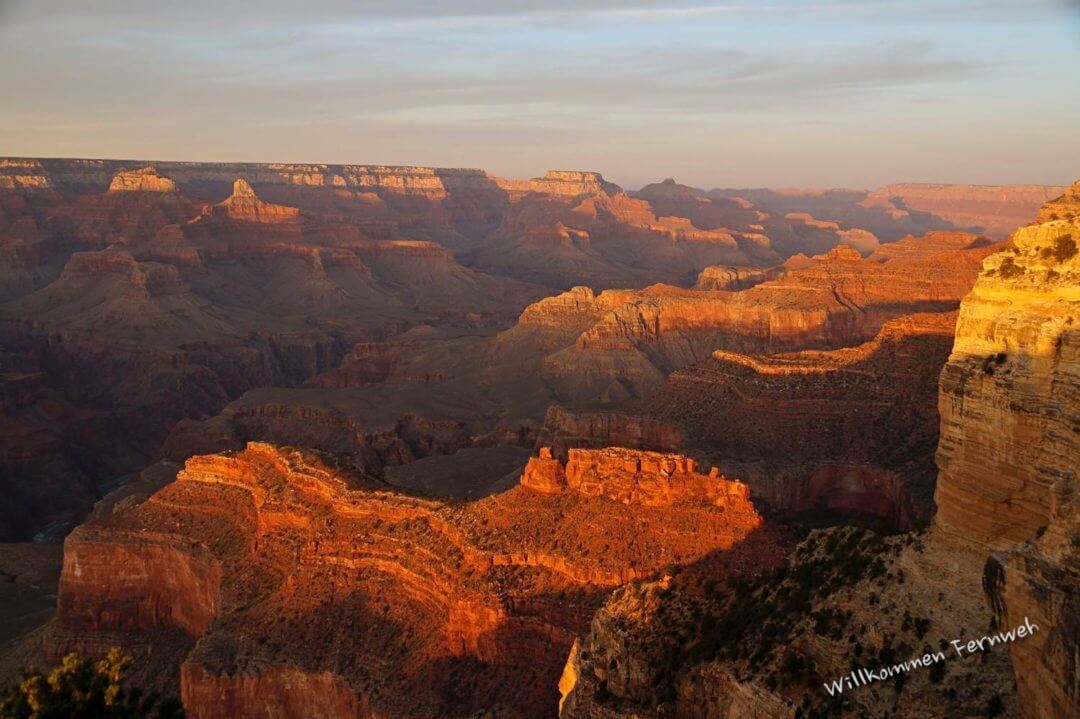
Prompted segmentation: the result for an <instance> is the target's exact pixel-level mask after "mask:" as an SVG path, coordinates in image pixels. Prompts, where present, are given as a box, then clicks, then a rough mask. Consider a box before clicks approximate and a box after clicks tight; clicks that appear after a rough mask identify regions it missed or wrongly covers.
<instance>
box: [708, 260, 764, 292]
mask: <svg viewBox="0 0 1080 719" xmlns="http://www.w3.org/2000/svg"><path fill="white" fill-rule="evenodd" d="M781 273H782V270H779V269H778V268H764V267H724V266H723V265H710V266H709V267H706V268H705V269H703V270H702V271H701V272H700V273H698V277H697V281H696V282H695V283H694V289H695V290H724V291H728V292H737V291H739V290H748V289H750V288H751V287H753V286H754V285H760V284H761V283H762V282H767V281H768V280H772V279H776V278H777V277H778V276H779V275H780V274H781Z"/></svg>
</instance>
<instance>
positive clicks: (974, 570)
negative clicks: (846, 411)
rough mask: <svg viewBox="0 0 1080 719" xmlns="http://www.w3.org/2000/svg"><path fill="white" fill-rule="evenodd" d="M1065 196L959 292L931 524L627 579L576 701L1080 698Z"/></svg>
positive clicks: (779, 710)
mask: <svg viewBox="0 0 1080 719" xmlns="http://www.w3.org/2000/svg"><path fill="white" fill-rule="evenodd" d="M1050 206H1051V207H1053V208H1054V210H1053V215H1055V216H1056V217H1057V218H1058V219H1049V215H1050V214H1051V213H1049V212H1047V213H1046V214H1045V215H1044V216H1045V217H1047V220H1046V221H1044V222H1043V223H1042V224H1038V225H1032V226H1028V227H1025V228H1022V229H1021V230H1019V231H1018V232H1017V233H1016V234H1015V235H1014V236H1013V238H1012V240H1011V241H1010V243H1009V244H1008V246H1007V247H1006V248H1005V249H1004V250H1002V251H1000V252H998V253H997V254H994V255H991V256H990V257H988V258H987V259H986V261H985V264H984V268H985V269H984V271H983V273H982V274H981V275H980V276H979V278H978V280H977V281H976V283H975V287H974V288H973V290H972V291H971V293H970V294H969V295H967V296H966V297H965V298H964V300H963V302H962V304H961V307H960V311H959V315H958V321H957V325H956V337H955V343H954V347H953V350H952V354H951V356H950V357H949V360H948V363H947V364H946V366H945V369H944V370H943V372H942V373H941V377H940V384H939V396H940V414H941V439H940V442H939V445H938V451H937V461H938V464H939V468H940V474H939V477H938V483H937V493H936V502H937V506H938V512H937V515H936V517H935V519H934V523H933V525H932V527H931V529H930V530H929V531H928V532H926V533H925V534H909V535H906V536H899V537H894V538H889V539H882V538H881V537H877V536H873V535H867V534H864V533H863V532H862V531H861V530H850V529H832V530H827V531H824V532H814V533H812V534H811V535H810V537H809V538H808V539H807V540H806V542H804V543H803V545H801V546H800V548H799V549H798V550H797V551H796V552H794V553H793V554H792V555H791V556H790V557H789V559H788V562H787V564H785V565H784V566H783V567H782V568H780V569H777V570H775V571H774V572H773V573H772V575H771V576H770V577H768V578H767V579H763V580H758V581H753V582H750V583H749V584H742V583H738V582H735V583H729V584H728V585H727V586H721V587H717V586H713V587H711V588H710V587H709V586H708V585H705V586H704V587H700V586H697V585H696V584H695V583H694V582H686V583H684V584H679V583H678V582H676V583H667V584H664V583H661V584H643V585H640V586H634V587H630V588H627V589H626V590H624V591H622V592H620V593H619V594H616V595H613V597H612V598H611V599H610V600H609V602H608V603H607V604H606V605H605V607H604V609H602V610H601V611H600V612H599V613H598V614H597V615H596V617H595V618H594V621H593V623H592V625H591V627H590V632H589V633H588V634H587V635H585V636H584V637H582V638H580V640H579V642H578V643H577V644H575V647H574V649H573V650H572V651H571V652H570V654H569V657H568V662H567V666H566V669H565V671H564V674H563V682H562V684H561V690H562V694H563V700H562V703H561V714H560V715H561V716H562V717H564V718H569V717H577V718H582V717H590V718H598V717H609V718H611V717H629V716H654V715H655V716H660V715H664V716H668V715H672V714H674V715H675V716H767V717H794V716H807V715H809V716H880V715H885V714H888V715H890V716H896V717H923V716H973V715H984V716H989V715H997V716H1020V717H1032V718H1034V717H1040V718H1057V717H1061V718H1064V717H1072V716H1075V715H1076V714H1077V711H1078V709H1080V702H1078V698H1080V683H1078V676H1080V675H1078V672H1077V664H1076V656H1077V647H1078V646H1080V629H1078V626H1080V625H1078V624H1077V617H1078V616H1080V614H1078V609H1077V606H1076V600H1075V597H1076V596H1077V590H1078V589H1080V553H1078V552H1077V547H1078V546H1080V525H1078V523H1077V516H1078V515H1077V500H1076V498H1077V496H1078V492H1077V477H1076V458H1077V457H1078V456H1080V445H1078V444H1077V437H1078V435H1077V432H1076V421H1075V420H1076V412H1077V407H1080V395H1078V394H1077V390H1078V388H1080V377H1078V376H1077V372H1076V368H1077V364H1076V357H1077V353H1076V349H1077V344H1076V341H1075V333H1074V331H1073V329H1072V327H1073V325H1074V324H1075V317H1076V314H1077V309H1078V299H1080V296H1078V295H1077V292H1076V291H1077V288H1078V287H1080V283H1078V282H1077V269H1076V263H1077V259H1076V258H1077V254H1078V253H1077V246H1076V243H1075V241H1074V239H1073V236H1074V234H1075V233H1076V231H1077V226H1076V224H1075V222H1074V221H1073V220H1072V219H1069V220H1062V219H1060V218H1061V217H1062V216H1066V217H1071V215H1072V211H1071V209H1070V208H1071V207H1072V206H1073V205H1072V202H1071V201H1070V198H1069V196H1068V195H1066V196H1065V197H1063V198H1060V199H1058V200H1056V201H1054V202H1053V203H1050ZM805 354H807V353H804V355H805ZM742 362H743V363H744V364H745V363H746V362H747V360H746V359H745V358H744V359H743V360H742ZM787 364H789V363H785V362H782V361H778V360H777V359H775V358H774V359H772V360H770V361H769V362H767V363H765V364H762V363H761V361H760V360H755V362H754V368H755V370H756V371H757V372H758V373H761V372H764V371H769V372H773V373H779V374H780V375H782V376H786V375H787V374H789V373H794V374H796V375H798V374H799V373H801V372H802V371H804V369H803V368H802V367H800V366H799V365H800V364H802V363H801V362H798V361H796V362H794V365H795V366H793V367H789V366H786V365H787ZM1018 542H1019V543H1018ZM988 554H990V557H989V559H987V555H988ZM980 586H981V587H982V588H983V589H984V591H985V596H980V593H979V592H978V588H979V587H980ZM702 589H703V590H704V591H701V590H702ZM684 637H691V638H692V639H691V641H690V643H689V645H687V644H686V643H685V642H684V640H683V638H684ZM999 644H1004V645H1006V646H998V645H999ZM976 655H977V656H976ZM867 672H871V674H868V673H867ZM882 678H885V679H888V680H889V681H881V679H882ZM1014 686H1015V692H1014V691H1013V687H1014ZM823 690H824V691H823Z"/></svg>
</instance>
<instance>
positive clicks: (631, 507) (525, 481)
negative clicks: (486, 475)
mask: <svg viewBox="0 0 1080 719" xmlns="http://www.w3.org/2000/svg"><path fill="white" fill-rule="evenodd" d="M668 470H670V474H669V475H668V479H667V480H666V481H665V482H660V483H658V482H657V480H656V478H655V476H654V475H655V474H657V473H658V472H665V471H668ZM545 474H552V475H553V474H561V475H563V476H564V477H566V478H567V479H568V480H569V481H568V482H566V483H565V484H563V485H558V484H557V483H551V482H538V481H537V477H538V476H540V475H545ZM570 478H573V479H570ZM613 496H617V497H618V498H617V499H616V500H615V501H612V499H611V498H610V497H613ZM751 535H754V536H755V540H754V541H752V542H748V541H746V540H747V539H748V538H749V537H750V536H751ZM765 535H772V536H770V537H769V538H768V540H767V541H766V539H765ZM757 537H760V539H757ZM782 543H783V535H782V534H777V533H775V532H773V531H767V530H765V529H764V527H763V526H762V521H761V518H760V516H759V515H758V514H757V512H756V511H755V510H754V507H753V505H752V503H751V501H750V497H749V493H748V491H747V488H746V486H745V485H743V484H740V483H738V482H733V481H729V480H726V479H724V478H723V477H720V476H718V475H717V474H716V473H715V472H713V473H711V474H698V473H696V472H695V471H694V469H693V463H692V461H691V460H687V459H686V458H684V457H679V456H677V455H658V454H654V453H643V452H635V451H632V450H575V451H574V453H572V455H571V458H570V460H569V462H568V463H566V464H565V465H562V464H561V463H559V461H558V460H555V459H551V458H550V452H545V451H541V453H540V455H539V456H538V457H534V458H533V459H531V460H530V462H529V466H528V468H527V469H526V471H525V474H524V475H523V476H522V478H521V482H520V484H519V485H518V486H517V487H515V488H512V489H510V490H508V491H506V492H503V493H500V494H496V495H493V496H491V497H488V498H485V499H482V500H478V501H475V502H471V503H467V504H458V505H454V504H446V503H442V502H438V501H433V500H424V499H418V498H413V497H408V496H405V495H402V494H399V493H396V492H392V491H389V488H388V487H387V486H386V485H384V484H382V483H379V482H377V481H373V480H370V479H368V478H366V477H364V476H362V475H357V474H354V473H351V472H349V471H346V470H341V469H338V468H336V467H334V466H333V465H331V464H328V463H327V462H326V461H325V460H323V459H322V458H320V457H319V456H317V455H314V454H312V453H309V452H305V451H300V450H292V449H289V448H285V447H280V446H276V445H268V444H262V443H256V442H253V443H249V444H248V445H247V446H246V447H245V448H243V449H242V450H239V451H237V452H232V453H224V454H217V455H206V456H197V457H194V458H192V459H189V460H188V461H187V463H186V465H185V467H184V469H183V470H182V471H181V472H180V473H179V474H178V475H177V478H176V481H175V482H173V483H171V484H169V485H168V486H167V487H166V488H164V489H162V490H161V491H159V492H157V493H156V494H154V495H153V496H151V497H150V498H148V499H146V500H145V501H142V502H139V503H136V504H131V505H129V506H126V507H123V508H117V509H116V511H114V512H113V513H112V514H110V515H109V516H107V517H104V518H102V519H100V520H96V521H91V522H88V523H86V524H83V525H82V526H80V527H79V528H78V529H76V530H75V531H74V532H73V533H72V534H71V535H70V536H69V537H68V539H67V541H66V542H65V552H64V571H63V574H62V576H61V580H60V602H59V607H58V627H57V628H56V632H57V635H58V638H57V641H59V642H63V641H68V642H71V643H73V645H74V646H78V645H79V642H80V641H82V639H81V637H83V636H85V635H90V636H93V635H95V634H96V633H100V632H122V633H124V635H125V636H126V637H127V638H128V640H129V642H139V641H141V642H144V643H145V644H146V646H147V648H148V649H147V651H149V652H150V654H151V661H154V658H153V657H154V655H153V652H154V646H155V644H154V641H155V640H154V638H153V637H154V635H155V632H158V631H162V630H164V631H168V630H175V631H178V632H181V633H183V634H185V635H187V636H188V637H190V639H191V640H194V646H193V647H192V649H191V651H190V653H189V654H188V655H187V656H186V658H184V660H183V662H182V664H181V665H180V666H179V667H177V666H172V665H169V664H168V663H167V661H164V662H163V666H162V671H164V672H167V674H168V675H169V676H170V677H171V678H172V680H173V681H177V680H178V681H179V690H180V694H181V696H182V697H183V699H184V704H185V706H186V708H187V710H188V712H189V713H190V715H192V716H195V717H210V716H221V715H222V712H226V713H228V714H229V715H231V716H266V715H278V714H282V713H285V714H288V713H290V712H296V711H298V709H297V707H300V706H303V707H304V709H303V711H304V712H305V713H306V715H309V716H328V717H329V716H358V717H360V716H470V715H471V713H472V712H473V711H475V710H477V709H480V708H486V709H488V710H490V711H493V712H494V713H495V714H496V715H500V716H503V715H504V716H522V717H525V716H550V715H551V714H552V713H553V712H554V709H555V703H556V700H557V692H556V688H555V686H556V681H557V678H558V674H559V671H560V670H561V668H562V660H563V658H564V655H565V653H566V651H568V650H569V647H570V645H571V643H572V636H573V634H574V633H576V632H580V631H582V630H583V628H584V627H585V625H586V623H587V621H588V617H589V616H591V614H592V612H593V611H595V609H596V608H597V606H598V601H599V599H600V597H601V596H602V595H603V593H604V591H605V590H606V589H608V588H611V587H614V586H616V585H619V584H622V583H625V582H627V581H630V580H632V579H634V578H636V577H641V576H647V575H650V574H652V573H654V572H656V571H657V570H659V569H661V568H663V567H666V566H670V565H674V564H678V563H681V562H685V561H697V560H704V559H706V558H708V557H709V556H710V555H713V554H722V555H723V556H722V559H720V560H717V561H721V562H722V563H723V565H724V566H725V567H727V568H728V571H729V572H730V573H731V574H732V575H733V576H734V574H735V573H738V572H746V571H749V569H750V568H753V567H757V566H760V565H761V564H762V563H764V564H765V565H767V564H768V563H769V562H770V561H771V560H774V559H775V558H776V557H777V556H778V553H779V550H778V547H779V546H782ZM118 563H120V564H123V565H124V566H125V567H128V568H129V571H126V572H125V573H124V574H123V575H122V576H121V577H117V576H116V573H115V571H114V568H115V567H116V566H118ZM343 629H347V630H348V631H347V632H343V631H342V630H343ZM268 669H269V671H267V670H268ZM278 672H281V675H280V676H278ZM285 685H287V686H289V687H290V689H289V690H288V691H283V686H285ZM290 707H291V708H290Z"/></svg>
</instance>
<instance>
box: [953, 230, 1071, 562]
mask: <svg viewBox="0 0 1080 719" xmlns="http://www.w3.org/2000/svg"><path fill="white" fill-rule="evenodd" d="M1074 237H1080V224H1078V223H1076V222H1075V221H1066V220H1056V221H1051V222H1047V223H1044V224H1041V225H1034V226H1031V227H1025V228H1022V229H1020V230H1018V231H1017V232H1016V234H1015V235H1014V236H1013V238H1012V240H1011V242H1010V245H1009V247H1008V249H1006V250H1004V251H1002V252H1000V253H998V254H995V255H993V256H991V257H990V258H988V259H987V261H986V264H985V269H984V270H983V272H982V274H981V275H980V276H979V279H978V281H977V282H976V283H975V287H974V288H973V289H972V291H971V293H970V294H969V295H968V296H967V297H965V298H964V301H963V302H962V304H961V307H960V318H959V321H958V323H957V328H956V342H955V345H954V347H953V351H952V355H951V356H950V358H949V363H948V365H946V367H945V371H944V372H943V373H942V377H941V402H940V409H941V417H942V423H941V443H940V445H939V447H938V465H939V467H940V468H941V474H940V477H939V479H938V487H937V503H938V507H939V511H938V515H937V525H938V526H939V527H940V528H941V529H942V530H943V531H944V532H946V533H948V534H950V535H953V536H955V537H956V538H957V539H958V540H961V541H964V542H968V543H972V544H974V545H978V546H981V547H986V548H989V549H1001V548H1004V547H1007V546H1009V545H1011V544H1014V543H1016V542H1020V541H1024V540H1027V539H1029V538H1031V537H1032V535H1033V534H1034V533H1035V532H1036V531H1037V530H1039V529H1040V528H1042V527H1045V526H1046V524H1047V522H1048V520H1049V516H1050V507H1051V503H1052V493H1051V488H1052V486H1053V485H1054V484H1055V483H1056V482H1061V481H1075V471H1076V459H1077V457H1078V456H1080V440H1078V438H1077V434H1076V431H1075V430H1076V427H1075V424H1074V423H1073V413H1074V412H1075V408H1076V406H1077V402H1078V398H1077V395H1076V392H1077V389H1076V388H1077V387H1078V386H1080V349H1078V348H1080V333H1078V332H1077V330H1076V329H1075V328H1074V324H1075V322H1076V321H1077V318H1078V317H1080V256H1078V255H1080V253H1078V252H1077V240H1076V239H1074Z"/></svg>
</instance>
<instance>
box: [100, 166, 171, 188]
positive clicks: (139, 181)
mask: <svg viewBox="0 0 1080 719" xmlns="http://www.w3.org/2000/svg"><path fill="white" fill-rule="evenodd" d="M179 191H180V189H179V188H178V187H177V186H176V183H175V182H173V181H172V180H170V179H169V178H168V177H164V176H162V175H161V174H159V173H158V171H157V170H156V169H155V168H154V167H153V165H149V166H147V167H144V168H142V169H139V170H125V171H123V172H118V173H116V175H114V176H113V179H112V182H110V183H109V192H179Z"/></svg>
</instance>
